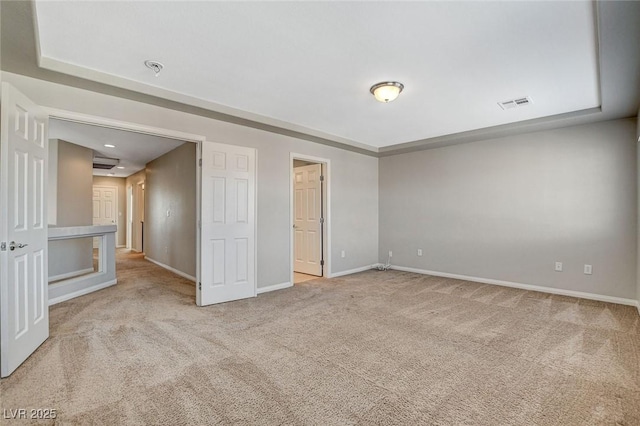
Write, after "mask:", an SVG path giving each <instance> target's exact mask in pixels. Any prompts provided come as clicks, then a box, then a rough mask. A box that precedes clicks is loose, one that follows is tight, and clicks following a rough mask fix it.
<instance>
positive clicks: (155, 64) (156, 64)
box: [144, 60, 164, 77]
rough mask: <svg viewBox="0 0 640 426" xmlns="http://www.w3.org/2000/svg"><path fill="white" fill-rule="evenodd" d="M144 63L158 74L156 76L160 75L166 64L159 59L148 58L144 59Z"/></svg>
mask: <svg viewBox="0 0 640 426" xmlns="http://www.w3.org/2000/svg"><path fill="white" fill-rule="evenodd" d="M144 64H145V65H146V66H147V68H149V69H151V71H153V72H154V73H155V74H156V77H157V76H158V74H160V71H162V69H163V68H164V65H162V64H161V63H160V62H158V61H151V60H146V61H144Z"/></svg>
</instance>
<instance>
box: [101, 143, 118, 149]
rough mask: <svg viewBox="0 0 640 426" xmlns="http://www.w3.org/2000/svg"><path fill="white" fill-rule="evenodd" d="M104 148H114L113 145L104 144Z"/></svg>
mask: <svg viewBox="0 0 640 426" xmlns="http://www.w3.org/2000/svg"><path fill="white" fill-rule="evenodd" d="M104 147H105V148H115V147H116V146H115V145H111V144H110V143H105V144H104Z"/></svg>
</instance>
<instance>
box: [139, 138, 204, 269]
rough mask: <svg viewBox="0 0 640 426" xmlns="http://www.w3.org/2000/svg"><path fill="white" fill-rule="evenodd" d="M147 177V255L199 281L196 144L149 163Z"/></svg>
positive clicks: (188, 144)
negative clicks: (197, 275)
mask: <svg viewBox="0 0 640 426" xmlns="http://www.w3.org/2000/svg"><path fill="white" fill-rule="evenodd" d="M146 176H147V178H146V184H145V213H146V214H145V254H146V255H147V257H148V258H150V259H153V260H155V261H157V262H160V263H163V264H165V265H167V266H170V267H172V268H174V269H177V270H178V271H181V272H184V273H185V274H187V275H190V276H192V277H195V276H196V231H197V229H196V225H197V222H196V221H197V216H196V144H194V143H185V144H184V145H181V146H179V147H178V148H176V149H174V150H173V151H170V152H168V153H166V154H165V155H163V156H162V157H159V158H157V159H155V160H153V161H152V162H150V163H148V164H147V169H146ZM167 212H169V215H167Z"/></svg>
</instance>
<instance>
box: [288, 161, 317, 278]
mask: <svg viewBox="0 0 640 426" xmlns="http://www.w3.org/2000/svg"><path fill="white" fill-rule="evenodd" d="M293 176H294V184H293V185H294V186H293V189H294V197H293V202H294V209H293V211H294V223H293V227H294V233H293V234H294V237H293V245H294V266H293V270H294V271H295V272H302V273H304V274H310V275H317V276H322V264H321V260H322V227H321V224H320V218H321V217H322V184H321V181H320V176H322V166H321V165H320V164H311V165H308V166H302V167H296V168H295V169H293Z"/></svg>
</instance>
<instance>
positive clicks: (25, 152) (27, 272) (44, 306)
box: [0, 83, 49, 377]
mask: <svg viewBox="0 0 640 426" xmlns="http://www.w3.org/2000/svg"><path fill="white" fill-rule="evenodd" d="M0 113H1V115H2V119H1V120H2V121H1V133H2V134H1V139H0V171H1V174H2V183H1V184H0V212H1V214H0V243H1V244H2V246H1V248H0V265H1V272H0V366H1V367H0V373H1V376H2V377H6V376H8V375H9V374H11V373H12V372H13V371H14V370H15V369H16V368H18V366H19V365H20V364H22V363H23V362H24V361H25V360H26V359H27V358H28V357H29V355H31V354H32V353H33V352H34V351H35V350H36V349H37V348H38V346H40V345H41V344H42V342H44V341H45V340H46V339H47V337H49V306H48V299H49V296H48V282H47V276H48V273H47V270H48V265H47V223H48V222H47V180H46V176H47V168H48V164H47V163H48V143H49V138H48V134H47V129H48V116H47V115H46V114H45V113H44V112H43V111H42V110H41V109H40V108H39V107H38V106H37V105H35V104H34V103H33V102H31V101H30V100H29V99H28V98H27V97H25V96H24V95H23V94H22V93H20V92H18V91H17V90H16V89H15V88H14V87H12V86H10V85H9V84H8V83H2V108H1V111H0Z"/></svg>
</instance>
